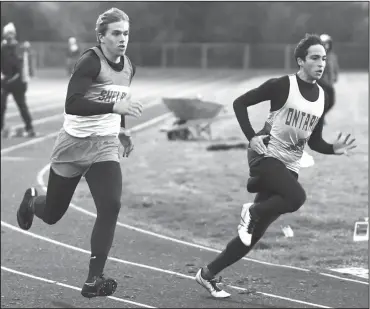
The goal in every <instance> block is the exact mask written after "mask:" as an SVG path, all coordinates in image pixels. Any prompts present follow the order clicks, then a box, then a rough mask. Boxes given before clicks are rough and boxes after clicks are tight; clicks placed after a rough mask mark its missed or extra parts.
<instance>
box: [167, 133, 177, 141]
mask: <svg viewBox="0 0 370 309" xmlns="http://www.w3.org/2000/svg"><path fill="white" fill-rule="evenodd" d="M167 139H168V140H170V141H173V140H175V139H176V131H169V132H167Z"/></svg>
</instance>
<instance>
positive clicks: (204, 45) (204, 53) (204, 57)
mask: <svg viewBox="0 0 370 309" xmlns="http://www.w3.org/2000/svg"><path fill="white" fill-rule="evenodd" d="M207 51H208V44H207V43H202V59H201V66H202V69H206V68H207V66H208V59H207V54H208V53H207Z"/></svg>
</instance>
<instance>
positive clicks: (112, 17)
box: [95, 8, 130, 43]
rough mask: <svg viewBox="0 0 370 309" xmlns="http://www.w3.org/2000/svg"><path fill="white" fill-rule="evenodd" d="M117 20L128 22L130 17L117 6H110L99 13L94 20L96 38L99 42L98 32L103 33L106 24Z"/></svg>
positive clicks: (105, 30) (105, 29) (106, 26)
mask: <svg viewBox="0 0 370 309" xmlns="http://www.w3.org/2000/svg"><path fill="white" fill-rule="evenodd" d="M118 21H128V22H130V18H129V17H128V15H127V14H126V13H125V12H124V11H122V10H120V9H117V8H111V9H109V10H107V11H105V12H104V13H103V14H101V15H99V17H98V20H97V21H96V28H95V31H96V39H97V40H98V42H99V43H100V40H99V34H102V35H105V33H106V32H107V29H108V25H109V24H111V23H115V22H118Z"/></svg>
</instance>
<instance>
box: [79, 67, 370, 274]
mask: <svg viewBox="0 0 370 309" xmlns="http://www.w3.org/2000/svg"><path fill="white" fill-rule="evenodd" d="M246 90H247V89H246ZM336 91H337V103H336V106H335V107H334V110H333V111H332V112H331V114H330V115H329V116H328V125H326V126H325V128H324V138H325V139H326V140H327V141H329V142H330V141H333V140H334V139H335V138H336V136H337V133H338V132H339V131H343V132H344V133H351V134H353V135H354V136H355V137H356V140H357V145H358V147H357V148H356V150H355V151H354V152H353V154H351V155H350V156H341V157H338V156H324V155H321V154H318V153H313V152H312V151H310V150H309V149H308V152H309V153H311V154H312V155H313V156H314V158H315V161H316V164H315V165H314V166H313V167H311V168H308V169H302V171H301V173H300V182H301V183H302V185H303V187H304V188H305V189H306V192H307V201H306V204H305V205H304V206H303V207H302V208H301V209H300V210H299V211H298V212H296V213H294V214H287V215H285V216H283V217H281V218H279V219H278V220H277V221H276V222H274V223H273V224H272V226H271V227H270V229H269V230H268V231H267V233H266V234H265V237H264V238H263V239H262V240H261V241H260V243H259V244H258V245H257V246H256V248H255V249H256V250H254V251H253V252H251V253H250V255H249V257H251V258H257V259H261V260H264V261H269V262H274V263H282V264H289V265H294V266H300V267H306V268H313V269H315V268H332V267H341V266H361V267H365V268H367V265H368V243H367V242H353V240H352V235H353V228H354V223H355V221H357V220H358V219H359V218H363V217H366V216H368V104H369V102H368V75H367V74H365V73H364V74H361V73H358V74H357V73H348V74H342V75H341V79H340V81H339V83H338V84H337V85H336ZM233 99H234V97H231V96H230V94H225V96H224V101H225V102H228V103H227V104H228V107H229V108H230V106H231V104H232V101H233ZM268 107H269V105H268V103H267V102H266V103H263V104H259V105H258V106H256V107H253V108H251V109H250V112H251V119H252V123H253V125H254V127H255V128H256V129H259V128H260V127H261V126H262V124H263V122H264V120H265V118H266V115H267V111H268ZM213 133H214V135H216V136H217V138H218V141H217V142H219V140H224V141H227V140H231V139H238V140H241V141H245V138H244V136H243V134H242V132H241V130H240V128H239V126H238V123H237V121H236V119H235V117H231V118H229V119H227V120H222V121H220V122H217V123H216V124H214V125H213ZM210 144H212V142H209V141H192V142H180V141H176V142H170V141H168V140H167V138H166V136H165V134H163V133H161V132H159V129H158V128H157V127H155V128H152V129H150V130H148V131H146V132H145V134H140V135H138V136H137V137H135V151H134V152H133V154H132V157H130V158H129V159H126V160H123V161H122V169H123V178H124V181H123V185H124V189H123V192H124V193H123V197H122V204H123V208H122V211H121V214H120V218H121V221H124V222H126V223H127V222H129V223H132V224H135V225H136V226H141V227H145V228H146V229H150V230H152V231H156V232H161V233H163V234H166V235H169V236H174V237H177V238H180V239H184V240H190V241H194V242H196V243H199V244H204V245H207V246H211V247H214V248H218V249H223V248H224V246H225V245H226V243H227V242H228V241H229V240H230V239H231V238H232V237H234V236H235V235H236V227H237V224H238V222H239V216H240V208H241V205H242V203H244V202H248V201H252V200H253V197H254V196H253V195H251V194H249V193H248V192H247V191H246V189H245V183H246V180H247V177H248V172H249V171H248V165H247V158H246V152H245V150H229V151H217V152H209V151H206V147H207V146H208V145H210ZM306 150H307V149H306ZM75 197H76V199H75V202H76V203H77V204H79V205H86V204H89V207H91V209H93V208H94V205H93V202H92V199H91V198H88V199H86V198H87V197H90V193H89V191H88V187H87V185H86V183H85V182H82V183H81V184H80V185H79V187H78V192H77V194H76V195H75ZM287 224H289V225H290V226H291V227H292V229H293V231H294V233H295V235H294V237H293V238H285V237H284V235H283V232H282V230H281V226H282V225H287ZM204 262H207V261H204Z"/></svg>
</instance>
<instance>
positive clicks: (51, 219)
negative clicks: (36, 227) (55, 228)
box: [42, 215, 62, 225]
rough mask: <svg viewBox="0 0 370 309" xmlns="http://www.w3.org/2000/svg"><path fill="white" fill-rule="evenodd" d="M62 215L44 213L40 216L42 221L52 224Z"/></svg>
mask: <svg viewBox="0 0 370 309" xmlns="http://www.w3.org/2000/svg"><path fill="white" fill-rule="evenodd" d="M61 218H62V217H61V216H50V215H49V216H48V215H44V217H43V218H42V221H44V222H45V223H46V224H48V225H54V224H56V223H57V222H58V221H59V220H60V219H61Z"/></svg>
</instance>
